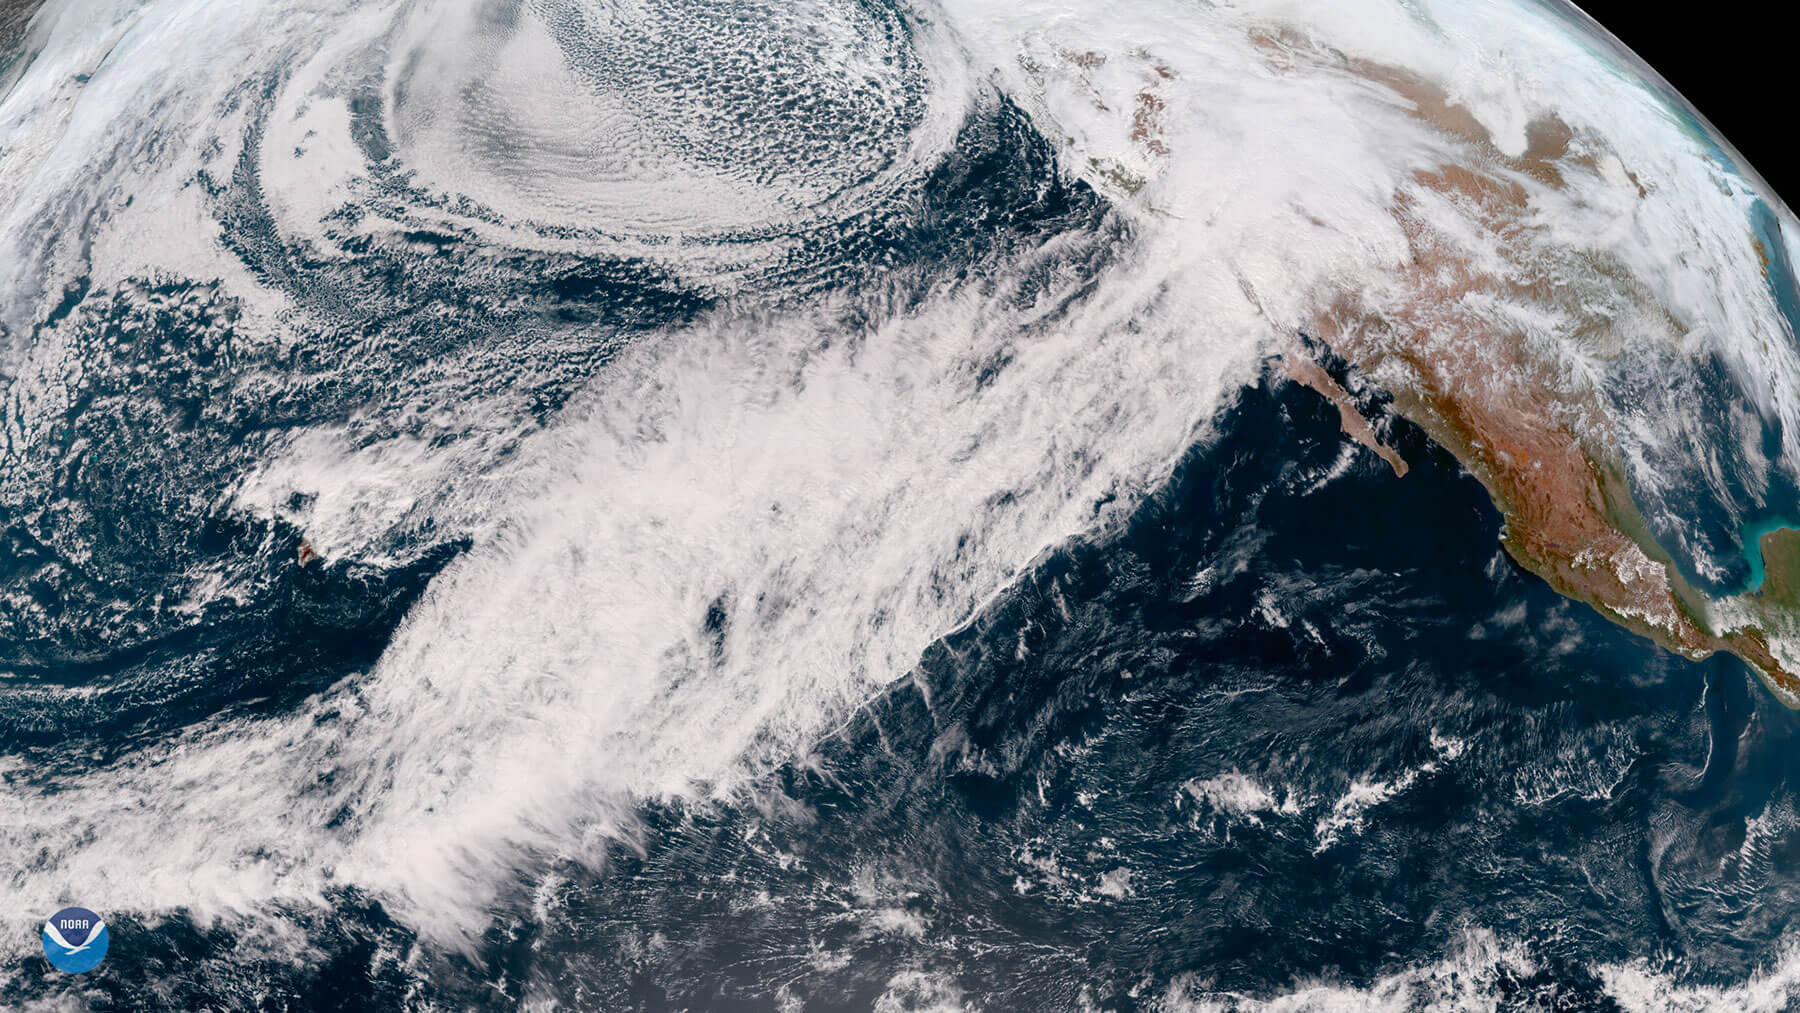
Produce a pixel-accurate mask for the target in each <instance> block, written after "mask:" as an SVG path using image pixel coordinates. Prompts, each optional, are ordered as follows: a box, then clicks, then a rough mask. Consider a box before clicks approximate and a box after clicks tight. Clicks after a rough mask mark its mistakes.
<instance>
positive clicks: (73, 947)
mask: <svg viewBox="0 0 1800 1013" xmlns="http://www.w3.org/2000/svg"><path fill="white" fill-rule="evenodd" d="M106 943H107V939H106V923H105V922H103V921H101V920H100V916H99V915H97V914H95V913H94V912H92V911H89V910H88V909H87V908H84V907H66V908H63V909H62V910H61V911H58V912H56V913H55V914H53V915H51V916H50V920H49V921H47V922H45V923H44V956H46V957H48V958H50V966H52V967H54V968H56V969H57V970H58V971H62V972H64V973H65V974H80V973H82V972H83V971H92V970H93V969H94V967H95V966H96V965H98V964H99V963H100V958H101V957H104V956H106Z"/></svg>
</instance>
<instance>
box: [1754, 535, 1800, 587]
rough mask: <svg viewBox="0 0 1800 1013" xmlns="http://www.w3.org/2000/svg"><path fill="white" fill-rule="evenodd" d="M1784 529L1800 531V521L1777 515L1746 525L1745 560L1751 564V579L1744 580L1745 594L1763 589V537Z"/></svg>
mask: <svg viewBox="0 0 1800 1013" xmlns="http://www.w3.org/2000/svg"><path fill="white" fill-rule="evenodd" d="M1783 529H1786V530H1790V531H1800V521H1797V520H1794V519H1793V518H1790V517H1783V516H1775V517H1770V518H1766V519H1764V520H1760V521H1754V522H1752V523H1750V524H1746V525H1744V561H1745V562H1747V563H1749V564H1750V579H1749V580H1747V581H1745V582H1744V593H1745V594H1751V593H1754V592H1756V591H1759V590H1761V589H1762V583H1763V554H1762V537H1763V536H1764V535H1766V534H1768V533H1769V532H1771V531H1781V530H1783Z"/></svg>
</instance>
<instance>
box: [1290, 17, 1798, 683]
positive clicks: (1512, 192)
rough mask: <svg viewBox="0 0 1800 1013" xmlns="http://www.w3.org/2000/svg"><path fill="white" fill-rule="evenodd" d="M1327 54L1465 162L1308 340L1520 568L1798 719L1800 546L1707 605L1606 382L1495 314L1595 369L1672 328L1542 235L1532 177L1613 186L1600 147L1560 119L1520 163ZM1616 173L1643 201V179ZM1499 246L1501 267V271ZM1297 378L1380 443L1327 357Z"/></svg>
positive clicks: (1357, 432) (1791, 540)
mask: <svg viewBox="0 0 1800 1013" xmlns="http://www.w3.org/2000/svg"><path fill="white" fill-rule="evenodd" d="M1265 44H1266V45H1267V46H1270V47H1275V48H1279V49H1281V50H1282V51H1283V52H1284V54H1286V55H1288V56H1291V55H1292V53H1291V49H1292V47H1293V46H1294V45H1298V44H1299V43H1297V42H1295V40H1291V39H1287V38H1282V37H1271V38H1269V39H1268V40H1266V41H1265ZM1312 55H1313V56H1315V57H1316V58H1319V59H1333V58H1334V57H1333V56H1331V55H1330V54H1317V53H1315V54H1312ZM1335 59H1338V60H1341V61H1342V66H1343V67H1344V68H1345V69H1347V70H1349V71H1351V72H1353V73H1357V74H1359V75H1361V76H1364V77H1366V78H1368V79H1369V80H1370V81H1372V82H1375V83H1377V84H1379V85H1382V86H1384V87H1386V88H1388V89H1390V90H1391V91H1392V92H1393V93H1394V94H1395V95H1396V96H1397V98H1398V99H1400V100H1401V103H1402V105H1403V108H1405V109H1406V110H1407V112H1408V113H1409V114H1410V115H1413V116H1416V117H1418V118H1420V119H1423V120H1425V121H1427V122H1429V123H1430V124H1431V125H1432V126H1433V127H1435V128H1437V129H1438V130H1441V131H1443V132H1445V133H1447V134H1450V135H1453V136H1455V137H1457V138H1459V139H1461V140H1462V141H1464V142H1466V149H1467V150H1468V152H1469V153H1470V155H1471V157H1470V158H1468V159H1467V160H1466V161H1462V162H1459V163H1456V164H1444V165H1440V166H1437V167H1436V168H1434V169H1430V170H1421V171H1420V172H1418V173H1417V174H1416V177H1415V179H1414V181H1413V182H1414V183H1415V184H1416V185H1415V186H1413V187H1409V188H1406V189H1403V190H1402V191H1400V192H1398V193H1396V194H1395V198H1394V204H1393V214H1394V216H1395V218H1396V220H1397V221H1398V222H1399V224H1400V226H1401V227H1402V229H1403V230H1404V231H1405V234H1406V236H1407V237H1408V241H1409V246H1410V252H1411V264H1410V268H1409V269H1405V270H1402V271H1401V272H1399V273H1398V275H1397V280H1396V281H1394V282H1391V283H1388V286H1387V287H1385V288H1381V289H1379V290H1377V291H1372V292H1368V293H1354V294H1349V295H1345V296H1342V297H1341V298H1338V299H1336V300H1335V301H1334V302H1332V303H1331V304H1330V305H1329V306H1328V308H1327V309H1325V310H1324V311H1323V312H1321V313H1319V314H1318V316H1317V318H1316V319H1314V320H1312V321H1310V322H1309V324H1308V331H1309V333H1310V334H1311V335H1312V336H1314V337H1316V338H1318V339H1319V340H1321V341H1323V342H1324V343H1325V344H1326V345H1327V346H1328V347H1329V348H1330V349H1331V350H1332V352H1334V353H1335V354H1337V355H1340V356H1342V357H1344V358H1346V359H1347V360H1349V361H1350V362H1351V363H1353V364H1354V365H1355V366H1356V367H1357V368H1358V369H1360V370H1361V371H1362V372H1363V373H1364V374H1365V375H1368V376H1370V377H1372V378H1374V379H1375V381H1376V382H1378V383H1380V384H1381V385H1382V386H1383V387H1385V388H1386V389H1387V390H1388V391H1389V392H1390V393H1391V394H1392V395H1393V397H1394V407H1395V410H1396V411H1398V412H1399V413H1400V414H1401V415H1403V416H1404V417H1406V418H1409V419H1411V420H1412V421H1414V422H1416V423H1417V424H1419V425H1420V426H1421V427H1423V428H1424V429H1425V431H1426V432H1427V434H1428V435H1430V436H1431V437H1432V438H1433V439H1434V440H1436V441H1437V442H1438V443H1439V444H1441V445H1443V446H1444V447H1445V448H1447V449H1448V450H1449V451H1450V452H1451V453H1452V454H1454V455H1455V456H1456V457H1457V459H1458V460H1459V461H1461V462H1462V464H1463V465H1464V466H1465V467H1466V468H1468V470H1469V471H1470V473H1471V474H1473V475H1474V476H1475V477H1476V478H1477V479H1478V480H1479V481H1480V482H1481V483H1482V484H1483V485H1484V486H1485V487H1486V488H1487V490H1488V492H1489V494H1490V495H1491V496H1492V498H1493V501H1494V503H1495V504H1496V506H1497V507H1498V508H1499V509H1500V511H1501V513H1502V514H1503V516H1504V518H1505V531H1504V534H1503V536H1502V537H1503V540H1504V544H1505V547H1506V550H1507V552H1508V553H1509V554H1510V555H1511V556H1512V558H1514V559H1515V560H1517V561H1518V562H1519V564H1520V565H1521V566H1523V567H1525V568H1526V569H1528V570H1530V571H1531V572H1533V573H1535V574H1537V575H1539V576H1540V577H1542V578H1543V579H1544V580H1545V581H1547V582H1548V583H1549V584H1550V586H1551V587H1553V588H1555V589H1556V590H1557V591H1558V592H1560V593H1561V594H1564V595H1566V596H1568V597H1570V598H1573V599H1575V600H1577V601H1581V602H1585V603H1587V604H1588V605H1591V606H1592V607H1594V608H1595V609H1597V610H1598V611H1600V612H1601V613H1602V614H1603V615H1606V616H1607V617H1609V618H1610V619H1612V620H1613V621H1615V622H1617V623H1619V624H1620V625H1622V626H1624V627H1626V628H1627V629H1630V630H1632V631H1634V632H1637V633H1640V634H1642V635H1644V636H1647V637H1649V638H1651V639H1652V640H1655V641H1656V642H1657V643H1659V644H1662V645H1663V646H1665V647H1667V648H1669V649H1671V650H1674V651H1677V652H1679V653H1681V654H1683V655H1685V656H1687V657H1690V658H1695V659H1698V658H1703V657H1706V656H1707V655H1709V654H1711V653H1712V652H1714V651H1719V650H1724V651H1729V652H1730V653H1732V654H1734V655H1736V656H1737V657H1739V658H1741V659H1743V661H1744V662H1745V663H1746V664H1748V665H1749V666H1750V667H1751V669H1752V670H1753V671H1755V673H1756V674H1757V675H1758V676H1759V677H1760V678H1761V679H1762V681H1763V682H1764V683H1765V684H1766V685H1768V686H1769V688H1770V689H1771V690H1772V691H1773V693H1774V695H1775V696H1776V697H1777V698H1778V699H1780V700H1781V701H1782V702H1783V703H1784V704H1786V705H1787V706H1789V707H1793V708H1800V674H1796V673H1800V534H1796V533H1795V532H1793V531H1787V530H1780V531H1775V532H1771V533H1769V534H1766V535H1764V536H1763V538H1762V540H1761V548H1762V550H1763V553H1764V558H1765V560H1766V562H1765V576H1764V579H1763V584H1762V586H1761V588H1759V589H1756V590H1753V591H1747V592H1745V593H1744V594H1740V595H1734V596H1729V597H1721V598H1716V599H1715V598H1711V597H1709V596H1708V595H1707V594H1706V593H1705V592H1703V591H1701V590H1699V589H1698V588H1696V587H1694V586H1693V585H1692V584H1690V583H1689V582H1688V581H1687V580H1686V579H1685V577H1684V576H1683V575H1682V573H1681V571H1680V569H1679V567H1677V566H1676V565H1675V563H1674V560H1673V559H1672V558H1671V557H1670V555H1669V554H1668V553H1667V552H1666V551H1664V550H1663V548H1662V547H1661V546H1660V545H1659V544H1658V542H1657V540H1656V539H1655V538H1654V537H1653V536H1652V534H1651V531H1650V526H1649V524H1648V523H1647V522H1646V520H1645V518H1644V516H1643V514H1642V513H1641V511H1640V509H1639V507H1638V505H1637V503H1636V501H1635V500H1634V499H1633V496H1632V492H1631V488H1630V483H1629V482H1628V480H1627V477H1626V470H1625V461H1624V456H1623V453H1622V451H1621V450H1620V446H1621V442H1620V440H1619V439H1618V438H1617V435H1616V433H1615V432H1614V431H1613V429H1612V422H1611V421H1610V419H1611V415H1610V412H1609V405H1608V404H1607V403H1606V400H1605V397H1604V394H1603V392H1602V391H1601V390H1600V389H1599V386H1598V384H1597V383H1595V382H1593V381H1591V380H1588V379H1585V378H1584V377H1583V376H1582V375H1581V373H1582V371H1581V370H1579V369H1573V368H1571V365H1570V363H1569V362H1567V361H1566V360H1565V359H1564V358H1563V357H1562V356H1563V353H1562V352H1561V351H1560V349H1559V347H1558V346H1557V345H1555V343H1546V342H1542V341H1535V342H1534V341H1532V340H1528V337H1529V336H1528V335H1527V334H1525V333H1523V331H1522V330H1520V329H1514V328H1513V327H1512V326H1509V323H1508V321H1509V320H1510V319H1511V318H1510V317H1508V315H1507V314H1505V313H1495V312H1492V311H1491V309H1490V308H1491V307H1494V306H1508V307H1521V306H1523V307H1535V308H1541V309H1542V310H1543V311H1544V312H1543V316H1544V317H1545V318H1554V319H1558V320H1568V321H1572V326H1573V328H1574V329H1575V333H1576V334H1577V335H1579V336H1580V338H1581V340H1582V341H1583V342H1584V343H1585V346H1586V347H1587V349H1588V350H1589V353H1590V354H1593V355H1595V356H1596V357H1598V358H1604V357H1606V356H1607V355H1609V354H1612V353H1613V352H1616V350H1617V349H1618V348H1619V347H1622V345H1623V343H1624V342H1626V341H1630V340H1645V339H1647V338H1653V337H1654V335H1653V334H1648V333H1647V332H1646V331H1645V330H1643V329H1644V328H1650V329H1652V330H1659V331H1661V332H1662V333H1667V334H1676V333H1679V328H1678V327H1677V326H1676V325H1675V324H1674V322H1673V321H1672V320H1670V319H1669V315H1668V313H1667V311H1666V310H1664V309H1663V308H1662V307H1660V306H1659V305H1657V303H1656V301H1655V299H1654V298H1653V296H1652V295H1651V294H1650V293H1649V291H1648V290H1647V289H1646V288H1645V286H1643V285H1642V284H1641V283H1639V282H1638V281H1637V280H1636V279H1635V278H1633V277H1632V276H1631V274H1630V272H1629V271H1628V270H1626V268H1625V267H1624V266H1623V265H1622V264H1620V263H1618V262H1616V261H1614V260H1611V259H1609V258H1608V257H1607V256H1606V255H1604V254H1603V253H1599V252H1595V251H1592V250H1573V249H1561V250H1557V249H1546V248H1545V246H1544V244H1541V243H1537V242H1535V236H1534V230H1533V228H1532V226H1531V222H1530V215H1529V212H1530V210H1531V190H1530V189H1528V184H1533V182H1534V181H1535V184H1536V185H1541V186H1542V187H1549V188H1552V189H1560V188H1561V187H1563V186H1564V185H1565V175H1572V174H1575V173H1592V174H1594V175H1595V176H1596V177H1598V176H1600V175H1601V174H1602V172H1603V171H1609V172H1610V174H1611V175H1612V176H1613V177H1614V178H1615V179H1616V178H1617V177H1618V176H1619V175H1620V172H1619V168H1620V167H1619V166H1617V165H1616V164H1615V165H1606V166H1603V165H1602V164H1601V159H1602V158H1603V157H1606V156H1605V154H1604V148H1603V146H1602V143H1601V142H1600V141H1599V140H1598V139H1595V138H1583V139H1582V142H1583V143H1581V144H1579V145H1575V144H1572V143H1571V142H1572V141H1574V140H1576V138H1575V135H1574V133H1573V131H1571V130H1570V128H1569V127H1568V126H1566V125H1565V124H1563V123H1562V122H1560V121H1559V120H1556V119H1555V118H1545V119H1541V120H1539V121H1537V122H1535V123H1533V124H1531V125H1530V128H1529V130H1528V132H1527V135H1526V139H1527V142H1528V143H1527V145H1526V148H1525V150H1524V151H1523V152H1521V153H1520V154H1517V155H1508V154H1507V153H1505V152H1503V151H1501V150H1500V148H1499V147H1498V146H1496V145H1495V143H1494V141H1493V139H1492V138H1491V137H1489V136H1488V134H1487V131H1486V130H1485V129H1484V128H1483V127H1482V126H1481V124H1480V122H1479V121H1478V120H1477V119H1476V118H1475V117H1474V116H1472V115H1470V114H1469V113H1468V112H1467V110H1464V109H1462V108H1460V107H1459V106H1457V105H1456V104H1454V103H1453V102H1451V101H1449V99H1448V97H1447V96H1446V94H1445V93H1444V91H1443V90H1442V89H1441V88H1439V87H1437V86H1436V85H1434V84H1432V83H1431V82H1429V81H1426V80H1424V79H1421V78H1419V77H1417V76H1415V75H1413V74H1411V73H1410V72H1408V71H1406V70H1404V69H1401V68H1397V67H1386V66H1379V65H1374V64H1369V63H1359V62H1357V61H1353V60H1348V59H1345V58H1342V57H1335ZM1623 176H1624V178H1625V179H1627V180H1628V181H1629V184H1628V185H1630V186H1635V187H1636V188H1637V192H1638V194H1639V196H1640V198H1641V196H1642V194H1643V192H1644V191H1643V187H1642V185H1641V184H1640V183H1638V182H1637V179H1636V177H1635V176H1633V175H1631V174H1630V173H1629V171H1628V170H1627V171H1625V172H1624V173H1623ZM1434 201H1443V202H1449V203H1450V204H1452V205H1454V206H1455V207H1456V208H1457V209H1459V210H1460V211H1461V212H1462V215H1460V216H1459V217H1462V218H1463V219H1464V221H1463V222H1462V223H1461V224H1462V225H1465V226H1466V225H1469V224H1473V225H1475V226H1476V231H1475V232H1474V234H1473V235H1474V238H1473V239H1471V238H1470V235H1469V234H1466V233H1463V234H1455V235H1450V234H1446V233H1444V232H1443V231H1441V230H1440V229H1439V227H1438V226H1436V225H1435V224H1434V222H1435V221H1437V220H1439V219H1438V218H1436V217H1434V216H1432V215H1429V214H1427V213H1426V209H1425V207H1424V205H1425V204H1427V203H1429V202H1434ZM1494 254H1498V255H1499V257H1501V258H1503V262H1504V264H1505V268H1506V269H1505V270H1504V271H1497V270H1494V269H1493V267H1492V265H1493V264H1494V263H1495V261H1494V258H1493V255H1494ZM1571 278H1576V279H1579V281H1580V284H1579V285H1575V284H1571V282H1570V279H1571ZM1314 370H1316V371H1317V372H1316V373H1315V372H1314ZM1290 372H1291V373H1293V374H1294V375H1295V378H1296V379H1298V380H1300V381H1301V382H1303V383H1306V384H1307V385H1308V386H1311V387H1313V388H1314V389H1317V390H1320V391H1321V393H1323V394H1325V396H1327V397H1328V398H1330V399H1331V400H1333V401H1334V402H1335V403H1336V404H1337V405H1338V407H1339V409H1340V411H1341V412H1345V430H1346V432H1348V433H1350V435H1351V436H1352V437H1353V438H1355V439H1357V440H1358V441H1359V442H1362V443H1364V444H1365V445H1369V446H1371V448H1372V449H1374V448H1375V447H1378V446H1379V444H1378V442H1377V443H1371V440H1372V435H1373V434H1372V431H1371V430H1369V429H1368V423H1367V421H1366V420H1363V419H1361V417H1360V416H1359V415H1356V416H1355V417H1354V418H1352V416H1353V415H1355V413H1354V409H1353V406H1350V405H1349V403H1348V400H1347V398H1346V397H1341V396H1340V392H1341V391H1342V388H1341V387H1338V386H1337V385H1336V384H1335V383H1331V384H1330V385H1329V386H1327V385H1323V384H1320V383H1319V382H1318V377H1319V376H1320V375H1323V374H1324V371H1323V370H1322V369H1320V368H1319V367H1318V366H1317V365H1316V364H1314V365H1313V366H1312V369H1308V368H1306V367H1305V366H1298V367H1295V366H1290ZM1329 379H1330V378H1329V377H1328V376H1327V377H1326V380H1328V381H1329ZM1334 388H1335V390H1334ZM1377 452H1378V453H1379V452H1380V450H1377ZM1383 456H1384V457H1386V456H1387V455H1386V454H1384V455H1383ZM1390 463H1392V460H1391V459H1390ZM1395 470H1396V472H1398V471H1399V470H1400V469H1399V468H1398V467H1396V469H1395Z"/></svg>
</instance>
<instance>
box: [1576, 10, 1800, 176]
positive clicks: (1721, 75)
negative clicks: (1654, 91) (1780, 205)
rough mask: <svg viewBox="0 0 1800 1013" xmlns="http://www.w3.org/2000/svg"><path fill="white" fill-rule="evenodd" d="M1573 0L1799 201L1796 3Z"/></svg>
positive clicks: (1799, 28) (1799, 13)
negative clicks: (1676, 2)
mask: <svg viewBox="0 0 1800 1013" xmlns="http://www.w3.org/2000/svg"><path fill="white" fill-rule="evenodd" d="M1575 2H1576V4H1577V5H1578V6H1580V7H1581V9H1582V10H1585V11H1587V13H1588V15H1589V16H1590V17H1592V18H1593V19H1594V20H1595V21H1598V22H1600V23H1601V24H1603V25H1605V26H1606V27H1607V30H1609V31H1611V32H1612V33H1613V34H1614V35H1616V36H1618V37H1619V39H1620V40H1622V41H1623V42H1624V43H1625V44H1626V45H1627V46H1630V47H1631V48H1632V49H1633V50H1634V51H1636V53H1637V54H1638V55H1639V56H1641V57H1643V58H1644V61H1645V62H1646V63H1648V64H1650V66H1652V67H1654V68H1656V71H1657V72H1658V73H1660V74H1661V75H1662V76H1663V77H1665V78H1667V79H1668V81H1669V83H1670V84H1672V85H1674V86H1675V90H1676V91H1679V92H1681V94H1683V95H1685V96H1686V97H1687V100H1688V101H1689V102H1692V103H1693V104H1694V107H1695V108H1697V109H1699V110H1700V113H1701V115H1703V116H1705V117H1706V118H1707V119H1708V120H1711V121H1712V124H1713V126H1715V127H1718V128H1719V132H1720V133H1722V134H1724V135H1725V139H1726V140H1728V141H1730V142H1731V144H1732V146H1733V147H1735V148H1737V150H1738V151H1740V152H1742V153H1743V155H1744V157H1745V158H1747V159H1749V160H1750V164H1751V165H1752V166H1754V167H1755V168H1756V170H1757V171H1758V172H1760V173H1762V175H1763V178H1764V179H1767V180H1768V181H1769V183H1770V185H1771V186H1773V187H1774V188H1775V192H1776V193H1777V194H1779V195H1780V196H1781V198H1782V200H1784V201H1785V202H1787V204H1788V205H1789V206H1790V207H1792V206H1796V205H1800V164H1796V163H1797V162H1800V144H1796V143H1795V141H1794V139H1793V131H1794V128H1795V125H1796V124H1795V119H1796V117H1795V115H1794V113H1793V109H1794V106H1795V100H1796V98H1800V49H1797V48H1796V43H1800V6H1796V5H1792V4H1786V3H1782V4H1776V3H1767V2H1764V3H1748V4H1745V3H1699V4H1693V3H1683V4H1679V5H1677V4H1674V3H1669V2H1666V0H1664V2H1656V0H1647V2H1639V3H1632V2H1629V0H1575Z"/></svg>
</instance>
